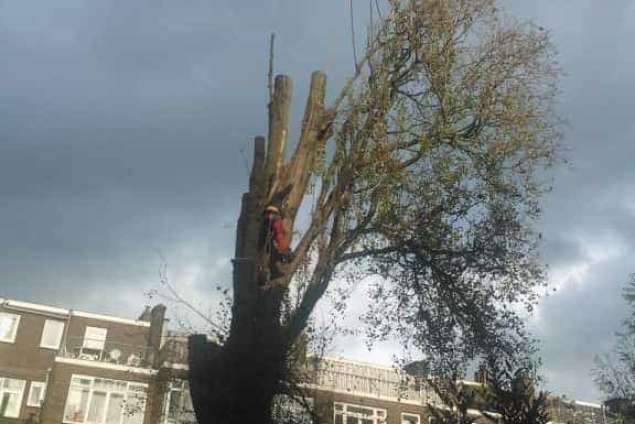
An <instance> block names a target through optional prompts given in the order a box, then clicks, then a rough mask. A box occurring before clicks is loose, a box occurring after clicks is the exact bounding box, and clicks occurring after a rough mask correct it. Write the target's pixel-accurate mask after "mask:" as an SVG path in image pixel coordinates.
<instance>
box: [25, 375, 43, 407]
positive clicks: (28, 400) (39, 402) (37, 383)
mask: <svg viewBox="0 0 635 424" xmlns="http://www.w3.org/2000/svg"><path fill="white" fill-rule="evenodd" d="M36 387H39V388H40V389H41V390H40V396H39V398H38V400H37V402H35V403H33V402H31V398H32V397H33V389H35V388H36ZM44 396H46V383H45V382H44V381H32V382H31V387H29V395H28V396H27V398H26V406H33V407H36V408H40V407H41V406H42V404H43V403H44Z"/></svg>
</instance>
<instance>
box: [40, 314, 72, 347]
mask: <svg viewBox="0 0 635 424" xmlns="http://www.w3.org/2000/svg"><path fill="white" fill-rule="evenodd" d="M49 323H56V324H61V325H62V328H61V331H60V333H59V335H58V337H57V345H45V344H44V334H46V329H47V324H49ZM65 329H66V323H65V322H64V321H60V320H58V319H47V320H44V327H43V328H42V337H41V338H40V347H41V348H44V349H53V350H59V348H60V344H61V343H62V339H63V338H64V330H65Z"/></svg>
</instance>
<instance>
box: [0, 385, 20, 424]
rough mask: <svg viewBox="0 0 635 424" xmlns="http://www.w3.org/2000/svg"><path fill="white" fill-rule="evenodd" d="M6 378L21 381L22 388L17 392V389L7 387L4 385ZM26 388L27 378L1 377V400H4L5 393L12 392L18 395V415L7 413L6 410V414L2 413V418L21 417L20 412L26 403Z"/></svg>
mask: <svg viewBox="0 0 635 424" xmlns="http://www.w3.org/2000/svg"><path fill="white" fill-rule="evenodd" d="M5 380H13V381H18V382H21V383H22V388H21V389H20V391H19V392H16V391H15V390H10V389H6V388H5V387H4V382H5ZM25 388H26V380H21V379H19V378H9V377H0V402H2V399H3V398H4V394H5V393H12V394H17V395H18V397H17V401H18V409H17V415H6V411H5V414H3V415H0V418H20V413H21V412H22V404H23V403H24V389H25Z"/></svg>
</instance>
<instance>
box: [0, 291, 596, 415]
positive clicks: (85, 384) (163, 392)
mask: <svg viewBox="0 0 635 424" xmlns="http://www.w3.org/2000/svg"><path fill="white" fill-rule="evenodd" d="M165 312H166V310H165V307H164V306H162V305H158V306H155V307H154V308H152V309H147V310H145V311H144V312H143V313H142V314H141V316H139V317H138V319H126V318H119V317H113V316H107V315H99V314H93V313H87V312H81V311H74V310H69V309H63V308H58V307H52V306H47V305H40V304H35V303H27V302H20V301H15V300H7V299H0V423H9V424H10V423H26V422H39V423H42V424H60V423H63V424H80V423H81V424H191V423H194V422H195V420H194V415H193V413H192V406H191V398H190V395H189V391H188V387H187V382H186V380H187V365H186V363H187V336H186V335H185V334H182V333H176V332H172V331H169V330H168V329H167V328H166V320H165ZM307 376H308V377H307V380H306V381H307V382H306V383H305V384H304V385H303V388H304V391H305V392H306V397H305V401H306V402H307V403H308V404H309V405H311V406H312V407H313V409H314V411H315V413H316V414H317V415H318V416H319V417H320V418H321V421H322V422H325V423H333V424H434V421H435V416H434V414H433V413H432V412H431V409H430V405H432V406H434V407H436V408H443V407H444V405H443V403H442V401H441V399H440V398H439V397H438V396H437V395H436V393H435V392H434V391H433V390H432V389H431V388H430V387H428V386H427V385H425V384H418V383H417V381H416V380H413V379H412V376H410V375H408V374H407V373H406V372H405V371H403V370H397V369H395V368H394V367H390V366H381V365H377V364H370V363H364V362H360V361H351V360H347V359H342V358H320V359H319V360H308V361H307ZM463 384H464V385H466V386H473V387H479V386H480V383H477V382H470V381H466V382H463ZM278 403H279V404H280V405H281V406H282V407H281V408H278V409H277V410H276V411H275V413H276V414H277V415H279V416H280V417H281V418H282V416H283V415H284V413H285V412H287V413H288V412H289V410H291V411H292V412H295V413H296V414H299V415H302V414H303V413H304V412H305V409H304V408H303V407H301V406H300V405H298V404H294V403H292V402H289V400H288V399H286V400H285V399H282V398H280V399H279V402H278ZM551 410H552V419H553V421H554V423H563V424H564V423H566V424H606V417H605V414H604V408H603V407H602V406H601V405H597V404H592V403H585V402H576V401H568V400H563V399H560V398H557V397H552V398H551ZM468 413H469V415H470V417H471V418H472V419H473V422H474V423H491V422H492V421H491V420H487V419H485V418H484V417H483V414H482V412H481V410H480V409H477V408H475V409H471V410H469V411H468ZM304 415H305V416H306V422H307V423H309V422H310V417H309V416H308V415H306V414H304ZM29 420H30V421H29Z"/></svg>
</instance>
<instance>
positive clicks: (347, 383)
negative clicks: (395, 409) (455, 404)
mask: <svg viewBox="0 0 635 424" xmlns="http://www.w3.org/2000/svg"><path fill="white" fill-rule="evenodd" d="M308 364H309V365H308V368H309V369H308V373H307V375H308V381H309V384H310V385H311V386H313V387H315V388H317V389H323V390H337V391H345V392H351V393H357V394H363V395H368V396H374V397H379V398H386V399H394V400H408V401H416V402H418V403H423V404H428V403H431V404H440V403H441V399H440V398H439V397H438V395H437V394H436V393H435V392H434V390H433V389H432V388H431V387H430V386H429V385H427V384H425V383H424V382H420V383H419V384H416V381H415V380H414V379H413V378H412V377H410V376H408V375H406V374H405V373H403V372H400V371H397V370H396V369H393V368H389V367H381V366H373V365H370V364H363V363H359V362H353V361H346V360H340V359H334V358H322V359H319V360H309V361H308Z"/></svg>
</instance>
